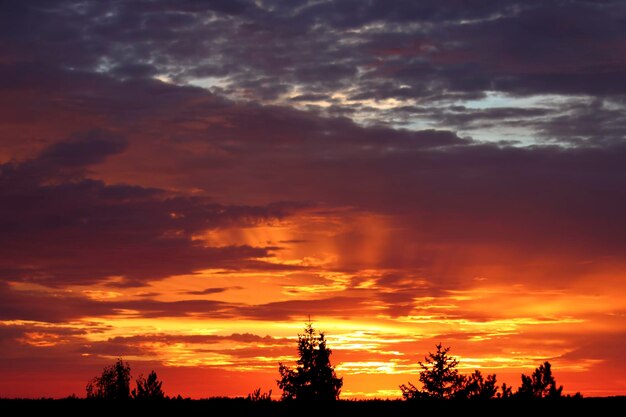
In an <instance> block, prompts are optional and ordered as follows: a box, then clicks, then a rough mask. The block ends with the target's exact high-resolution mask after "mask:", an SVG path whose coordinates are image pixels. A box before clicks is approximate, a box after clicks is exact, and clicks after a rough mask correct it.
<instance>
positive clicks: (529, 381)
mask: <svg viewBox="0 0 626 417" xmlns="http://www.w3.org/2000/svg"><path fill="white" fill-rule="evenodd" d="M562 391H563V386H559V387H557V386H556V381H555V380H554V376H552V367H551V365H550V362H547V361H546V362H544V363H543V365H540V366H539V367H538V368H537V369H535V371H534V372H533V373H532V375H531V376H527V375H524V374H522V385H521V386H520V387H519V388H518V390H517V392H516V393H515V395H517V396H518V397H520V398H559V397H561V393H562Z"/></svg>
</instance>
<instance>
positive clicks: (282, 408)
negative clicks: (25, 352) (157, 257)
mask: <svg viewBox="0 0 626 417" xmlns="http://www.w3.org/2000/svg"><path fill="white" fill-rule="evenodd" d="M625 406H626V397H610V398H583V399H561V400H535V401H520V400H490V401H424V400H422V401H414V402H404V401H397V400H396V401H383V400H372V401H337V402H335V403H330V404H328V403H321V402H313V403H286V402H278V401H272V402H263V401H261V402H251V401H247V400H244V399H226V398H224V399H222V398H213V399H208V400H163V401H119V402H107V401H94V400H91V401H87V400H81V399H66V400H46V399H44V400H6V399H5V400H0V415H4V416H11V415H30V413H31V412H32V413H34V412H37V413H43V414H39V415H46V414H47V415H50V416H52V415H55V416H56V415H59V416H67V415H82V416H91V415H103V414H106V415H108V416H111V417H117V416H121V415H134V416H144V415H150V414H153V415H155V416H162V415H165V416H185V417H187V416H189V417H193V416H228V417H238V416H259V417H260V416H309V415H315V416H320V417H326V416H342V417H350V416H359V417H360V416H381V417H393V416H422V415H430V416H450V415H454V414H457V415H459V416H460V415H463V416H471V417H473V416H485V415H494V416H495V415H497V416H511V415H512V416H518V415H526V416H529V417H530V416H537V415H542V416H543V415H545V416H550V415H552V416H561V415H571V414H573V415H589V416H596V415H621V413H622V412H623V410H624V409H625Z"/></svg>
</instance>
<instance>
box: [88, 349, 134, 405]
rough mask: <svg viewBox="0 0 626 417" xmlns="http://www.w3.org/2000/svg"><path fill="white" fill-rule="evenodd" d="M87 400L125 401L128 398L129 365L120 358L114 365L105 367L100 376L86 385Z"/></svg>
mask: <svg viewBox="0 0 626 417" xmlns="http://www.w3.org/2000/svg"><path fill="white" fill-rule="evenodd" d="M86 391H87V398H89V399H103V400H127V399H129V398H130V365H128V362H126V363H124V361H122V359H121V358H119V359H118V360H117V362H115V364H114V365H111V366H106V367H105V368H104V369H103V370H102V374H101V375H100V376H96V377H94V378H93V379H92V380H91V381H89V382H88V383H87V387H86Z"/></svg>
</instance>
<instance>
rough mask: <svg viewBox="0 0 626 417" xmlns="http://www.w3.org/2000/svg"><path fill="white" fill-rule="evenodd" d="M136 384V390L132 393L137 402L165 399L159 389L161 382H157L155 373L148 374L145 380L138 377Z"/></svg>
mask: <svg viewBox="0 0 626 417" xmlns="http://www.w3.org/2000/svg"><path fill="white" fill-rule="evenodd" d="M136 383H137V388H135V389H134V390H133V392H132V395H133V398H135V399H138V400H162V399H163V398H165V394H164V393H163V390H162V389H161V386H162V385H163V382H162V381H159V380H158V378H157V374H156V372H154V371H152V372H150V374H149V375H148V378H147V379H146V378H144V377H143V375H141V376H139V378H137V381H136Z"/></svg>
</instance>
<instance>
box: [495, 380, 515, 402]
mask: <svg viewBox="0 0 626 417" xmlns="http://www.w3.org/2000/svg"><path fill="white" fill-rule="evenodd" d="M501 389H502V394H500V393H498V394H497V397H498V398H504V399H506V398H511V397H512V396H513V387H509V386H508V385H507V384H506V382H504V383H502V388H501Z"/></svg>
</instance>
